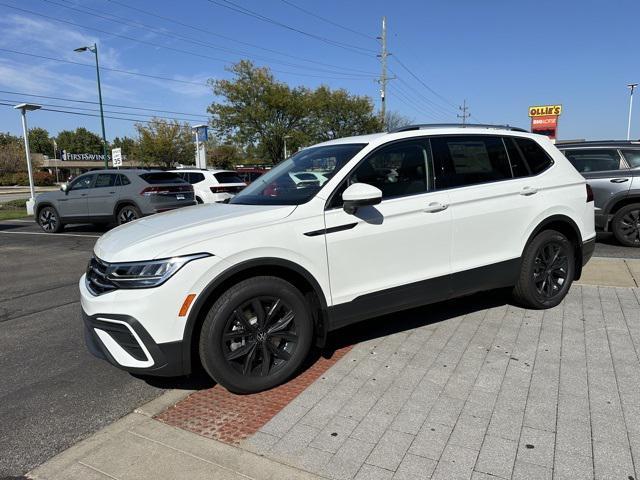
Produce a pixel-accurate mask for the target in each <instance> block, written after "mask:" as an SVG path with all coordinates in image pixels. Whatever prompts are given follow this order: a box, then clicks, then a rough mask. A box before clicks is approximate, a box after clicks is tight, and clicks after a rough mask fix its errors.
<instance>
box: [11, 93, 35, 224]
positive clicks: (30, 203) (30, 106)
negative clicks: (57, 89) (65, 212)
mask: <svg viewBox="0 0 640 480" xmlns="http://www.w3.org/2000/svg"><path fill="white" fill-rule="evenodd" d="M13 108H15V109H17V110H20V113H21V114H22V134H23V136H24V151H25V154H26V156H27V172H28V174H29V192H30V194H31V197H30V198H29V201H28V202H27V215H33V206H34V204H35V198H36V191H35V188H34V186H33V170H32V168H31V150H30V149H29V128H28V127H27V112H28V111H33V110H38V109H40V108H42V107H41V106H40V105H34V104H30V103H21V104H19V105H16V106H15V107H13Z"/></svg>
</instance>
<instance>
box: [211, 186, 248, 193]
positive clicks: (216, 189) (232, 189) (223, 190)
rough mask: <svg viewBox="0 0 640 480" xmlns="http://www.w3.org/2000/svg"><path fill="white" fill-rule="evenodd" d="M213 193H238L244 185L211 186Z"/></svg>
mask: <svg viewBox="0 0 640 480" xmlns="http://www.w3.org/2000/svg"><path fill="white" fill-rule="evenodd" d="M209 188H210V190H211V193H237V192H239V191H240V190H242V187H209Z"/></svg>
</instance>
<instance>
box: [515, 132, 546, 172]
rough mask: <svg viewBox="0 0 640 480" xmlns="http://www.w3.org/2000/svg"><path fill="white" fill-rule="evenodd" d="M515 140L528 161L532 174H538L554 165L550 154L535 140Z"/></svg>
mask: <svg viewBox="0 0 640 480" xmlns="http://www.w3.org/2000/svg"><path fill="white" fill-rule="evenodd" d="M514 141H515V142H516V145H518V148H519V149H520V152H521V153H522V155H523V156H524V159H525V160H526V161H527V164H528V165H529V170H531V175H537V174H538V173H541V172H543V171H545V170H546V169H547V168H549V167H550V166H551V165H553V160H552V159H551V157H550V156H549V154H548V153H547V152H545V151H544V148H542V147H541V146H540V145H538V142H536V141H535V140H531V139H530V138H514Z"/></svg>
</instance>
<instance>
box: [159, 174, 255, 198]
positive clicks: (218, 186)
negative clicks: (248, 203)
mask: <svg viewBox="0 0 640 480" xmlns="http://www.w3.org/2000/svg"><path fill="white" fill-rule="evenodd" d="M171 171H172V172H174V173H177V174H178V175H179V176H180V177H181V178H182V179H184V180H186V181H187V182H189V183H190V184H191V185H193V192H194V194H195V198H196V202H198V203H215V202H226V201H227V200H229V199H230V198H233V196H234V195H235V194H236V193H238V192H239V191H240V190H242V189H243V188H244V187H246V186H247V184H246V183H244V182H243V181H242V179H241V178H240V176H239V175H238V172H234V171H233V170H201V169H199V168H180V169H178V170H171Z"/></svg>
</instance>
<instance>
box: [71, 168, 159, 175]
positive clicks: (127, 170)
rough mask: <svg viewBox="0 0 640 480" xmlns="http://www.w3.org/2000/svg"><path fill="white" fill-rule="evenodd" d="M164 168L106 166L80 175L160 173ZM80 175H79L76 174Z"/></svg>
mask: <svg viewBox="0 0 640 480" xmlns="http://www.w3.org/2000/svg"><path fill="white" fill-rule="evenodd" d="M163 171H164V170H158V169H153V170H151V169H150V170H147V169H144V168H123V169H120V170H118V169H116V168H106V169H104V170H89V171H88V172H84V173H83V174H82V175H85V174H87V173H134V174H142V173H161V172H163ZM78 176H80V175H78Z"/></svg>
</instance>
